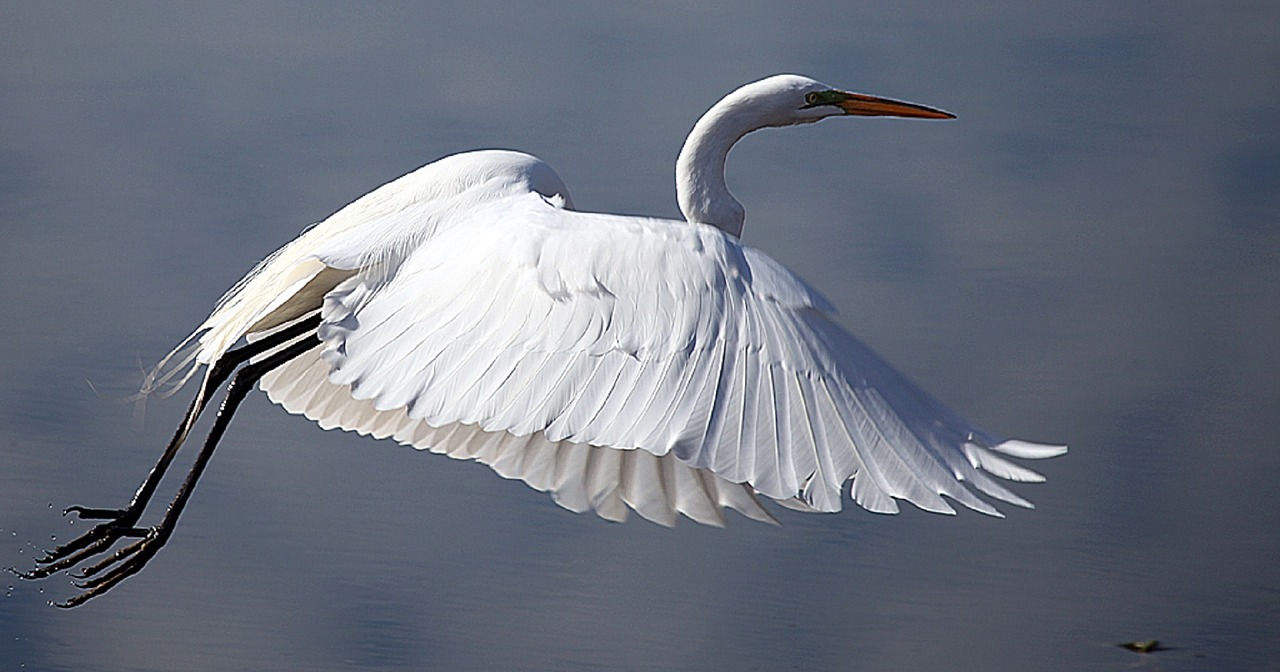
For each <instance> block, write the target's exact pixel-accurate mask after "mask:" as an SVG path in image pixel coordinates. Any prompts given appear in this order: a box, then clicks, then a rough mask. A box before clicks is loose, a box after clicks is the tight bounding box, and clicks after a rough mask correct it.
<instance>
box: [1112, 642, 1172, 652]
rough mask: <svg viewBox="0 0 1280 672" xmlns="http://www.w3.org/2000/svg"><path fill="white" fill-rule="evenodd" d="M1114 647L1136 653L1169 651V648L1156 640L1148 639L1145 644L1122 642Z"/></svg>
mask: <svg viewBox="0 0 1280 672" xmlns="http://www.w3.org/2000/svg"><path fill="white" fill-rule="evenodd" d="M1116 646H1118V647H1120V648H1122V649H1129V650H1130V651H1137V652H1138V653H1155V652H1156V651H1167V650H1169V647H1167V646H1164V645H1163V644H1161V643H1160V640H1158V639H1149V640H1147V641H1145V642H1124V643H1122V644H1116Z"/></svg>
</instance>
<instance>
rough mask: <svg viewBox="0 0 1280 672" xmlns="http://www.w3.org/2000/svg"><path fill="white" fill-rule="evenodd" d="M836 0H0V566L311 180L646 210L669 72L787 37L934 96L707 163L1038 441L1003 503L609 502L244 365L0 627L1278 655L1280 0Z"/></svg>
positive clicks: (57, 654) (503, 645)
mask: <svg viewBox="0 0 1280 672" xmlns="http://www.w3.org/2000/svg"><path fill="white" fill-rule="evenodd" d="M844 4H846V3H832V4H831V5H830V6H822V5H805V4H797V3H785V4H781V5H778V6H776V7H775V6H773V5H771V4H765V3H761V4H755V5H746V4H744V3H714V2H704V3H698V8H696V9H691V8H686V7H682V6H680V5H678V4H675V3H668V4H662V5H654V6H644V7H643V8H637V9H633V10H628V9H590V8H589V7H588V6H584V5H580V4H576V3H565V4H560V3H552V4H548V5H540V6H537V7H533V6H529V5H525V4H516V5H511V6H509V7H508V8H506V9H505V10H499V11H496V12H495V11H492V10H491V9H489V8H487V7H486V8H479V7H478V8H476V9H470V10H456V9H444V8H421V9H418V8H409V7H403V6H390V5H373V6H368V7H365V6H348V5H345V4H331V5H330V4H325V5H306V6H303V5H291V4H276V5H271V6H269V7H265V8H264V7H260V6H259V5H258V4H257V3H243V4H239V3H220V4H218V5H216V7H215V6H209V7H194V6H180V7H166V6H151V7H144V6H141V5H137V6H135V5H129V6H124V7H118V6H117V7H105V6H104V7H99V6H96V5H48V4H44V3H32V4H29V5H13V6H10V7H8V8H7V9H5V10H4V11H3V12H2V13H3V16H4V19H3V21H0V90H3V91H4V95H3V96H0V129H3V130H2V131H0V232H2V233H3V244H0V262H2V263H0V284H2V286H3V287H5V288H6V291H4V293H3V295H2V297H3V298H0V307H3V312H4V315H5V316H6V317H7V327H6V328H5V329H4V330H2V331H0V348H2V350H3V352H4V353H6V354H5V356H4V357H3V358H0V511H3V512H4V513H3V515H0V528H2V529H0V534H2V535H3V536H2V537H0V538H3V539H5V540H6V543H5V544H3V545H0V565H5V566H7V565H25V564H26V563H28V562H29V560H30V558H31V556H32V555H33V554H34V553H35V549H36V548H37V547H44V546H46V545H48V544H49V543H50V542H51V538H52V537H54V536H56V537H58V538H59V539H62V540H65V539H66V538H69V537H70V536H72V535H74V534H75V533H76V532H78V531H79V529H81V527H83V523H81V524H80V526H79V527H77V526H76V525H73V524H72V523H70V522H68V521H67V520H65V519H62V518H60V517H59V516H58V515H57V510H58V509H60V508H61V507H63V506H66V505H69V504H75V503H81V504H87V505H96V506H110V505H118V504H123V503H124V501H125V500H126V498H127V496H128V495H129V494H130V493H131V492H132V491H133V489H134V488H135V487H136V485H137V483H138V482H139V481H140V479H141V478H142V476H143V475H144V474H145V471H146V469H148V468H149V466H150V464H151V463H152V461H153V460H154V459H155V457H156V456H158V453H159V451H160V449H161V447H162V446H163V444H164V442H165V441H166V440H167V438H168V434H169V432H170V431H171V428H172V426H173V424H174V423H175V422H176V420H177V417H178V415H179V414H180V412H181V410H182V407H183V406H184V404H185V402H184V401H183V400H177V399H175V400H169V401H166V402H152V403H151V404H149V405H148V407H147V409H146V411H147V413H146V419H145V424H143V425H142V426H141V428H140V429H139V428H136V427H135V425H134V418H133V408H132V407H131V406H129V405H128V404H123V403H118V401H117V400H118V399H120V398H122V397H125V396H127V395H128V394H130V393H131V392H133V391H135V390H136V389H137V386H138V384H139V382H140V380H141V374H140V371H141V370H142V369H143V368H145V367H147V366H149V365H151V364H152V363H154V362H155V361H156V360H157V359H158V358H159V357H161V356H162V355H163V354H164V353H165V352H167V351H168V349H169V348H170V347H171V346H172V345H173V344H175V343H176V342H177V341H179V340H180V339H181V338H182V337H183V336H185V335H186V334H187V333H188V331H189V330H190V329H191V328H193V327H194V326H195V325H196V324H198V323H199V321H200V320H201V319H202V317H203V316H204V315H205V314H206V313H207V311H208V310H209V308H210V307H211V306H212V304H213V302H214V301H215V300H216V299H217V298H218V296H219V295H220V294H221V293H222V292H223V291H224V290H225V289H226V288H227V287H229V286H230V285H231V284H232V283H233V282H234V281H235V280H236V279H237V278H239V277H240V276H241V275H242V274H243V273H244V272H245V271H247V270H248V269H249V268H250V267H251V266H252V264H253V263H254V262H255V261H256V260H258V259H260V258H261V257H263V256H264V255H265V254H267V253H268V252H269V251H271V250H272V249H274V248H275V247H276V246H278V245H279V244H281V243H283V242H285V241H287V240H289V239H291V238H292V237H293V236H295V235H296V234H297V233H298V232H299V231H300V230H301V229H302V228H303V227H305V226H306V225H307V224H309V223H311V222H314V221H318V220H320V219H322V218H323V217H325V216H326V215H327V214H329V213H330V212H332V211H333V210H336V209H337V208H339V207H340V206H342V205H344V204H345V203H347V202H348V201H350V200H352V199H353V198H355V197H356V196H358V195H360V194H362V193H364V192H365V191H368V190H369V189H371V188H373V187H374V186H377V185H378V184H381V183H382V182H385V181H387V180H389V179H392V178H394V177H396V176H398V175H400V174H402V173H404V172H406V171H408V170H411V169H413V168H415V167H417V166H418V165H421V164H422V163H425V162H427V161H430V160H433V159H435V158H437V157H439V156H442V155H445V154H449V153H452V152H456V151H461V150H466V149H472V148H477V147H510V148H518V149H523V150H526V151H530V152H533V153H535V154H538V155H539V156H541V157H542V158H544V159H546V160H547V161H548V162H550V163H551V164H552V165H554V166H555V167H556V168H557V170H558V171H559V172H560V174H561V175H562V176H563V177H564V179H565V181H566V182H567V183H568V184H569V185H570V188H571V189H572V191H573V195H574V199H575V201H576V202H577V204H578V205H579V207H582V208H584V209H595V210H604V211H609V212H628V213H643V214H654V215H664V216H674V215H677V214H678V213H677V210H676V206H675V202H674V201H675V199H674V193H673V187H672V178H671V174H672V162H673V161H674V157H675V155H676V152H677V151H678V149H679V146H680V143H681V141H682V140H683V138H684V135H685V133H686V132H687V131H688V129H689V127H690V126H691V125H692V123H693V121H694V119H695V118H696V117H697V115H698V114H700V113H701V112H702V111H703V110H704V109H706V107H708V106H709V105H710V104H711V103H713V102H714V101H715V99H716V98H718V97H719V96H720V95H722V94H723V93H725V92H727V91H729V90H731V89H732V88H734V87H736V86H738V85H739V84H742V83H745V82H747V81H751V80H754V79H758V78H760V77H762V76H765V75H768V74H773V73H776V72H787V71H791V72H801V73H805V74H808V75H811V76H814V77H817V78H819V79H822V80H824V81H827V82H830V83H832V84H834V85H839V86H845V87H848V88H853V89H858V90H863V91H868V92H873V93H878V94H882V95H886V96H891V97H895V98H903V99H908V100H916V101H919V102H921V103H925V104H930V105H936V106H938V107H942V108H945V109H948V110H951V111H953V112H955V113H956V114H958V115H959V119H958V120H957V121H955V122H950V123H919V122H917V123H912V122H906V121H876V122H835V121H831V122H827V123H824V124H819V125H817V126H811V127H805V128H800V129H787V130H782V131H771V132H767V133H761V134H757V135H754V136H752V137H750V138H748V139H747V140H746V141H744V142H743V143H742V144H741V145H740V146H739V147H738V148H737V149H735V151H734V152H733V156H732V157H731V162H730V167H729V179H730V184H731V187H732V188H733V189H734V191H735V193H736V194H737V196H738V198H739V199H740V200H741V201H742V202H743V203H744V204H745V205H746V208H747V212H748V221H747V228H746V233H745V238H746V239H747V240H748V242H750V243H751V244H753V245H756V246H759V247H761V248H764V249H765V250H768V251H769V252H770V253H771V254H773V255H775V256H776V257H777V258H779V259H781V260H782V261H784V262H785V263H786V264H787V265H789V266H790V267H791V268H793V269H795V270H797V271H798V272H799V273H800V274H801V275H803V276H805V277H806V278H807V279H809V280H810V281H811V282H812V283H813V284H814V285H815V286H817V287H819V288H821V289H822V290H823V291H824V292H825V293H826V295H827V296H828V297H829V298H830V299H831V300H832V301H833V303H835V304H836V305H837V306H838V307H839V309H840V311H841V314H842V315H843V319H844V321H845V323H846V324H847V325H848V326H849V327H850V328H851V330H852V331H854V332H855V333H857V334H859V335H860V336H861V337H863V338H864V339H865V340H867V341H869V342H870V343H871V344H872V345H873V346H874V347H876V348H877V349H878V350H880V351H881V352H882V353H884V354H885V355H886V356H888V357H889V358H890V359H891V360H892V361H894V362H895V363H897V364H898V365H899V366H900V367H901V368H902V369H903V370H905V371H907V372H908V373H909V374H911V375H912V376H913V377H915V378H916V379H917V380H918V381H920V382H921V383H922V384H923V385H924V386H925V387H927V388H928V389H930V390H931V391H933V392H934V393H935V394H936V395H938V396H939V397H941V398H942V399H944V400H946V401H947V402H948V403H950V404H952V405H953V406H955V407H956V408H957V409H958V410H960V411H962V412H963V413H964V414H966V415H968V416H971V417H973V418H975V419H978V420H979V421H980V422H982V423H983V424H985V425H987V426H990V427H991V428H993V429H996V430H998V431H1000V432H1003V433H1007V434H1010V435H1014V436H1022V437H1026V438H1030V439H1039V440H1046V441H1061V442H1066V443H1070V444H1071V446H1072V452H1071V454H1070V455H1069V456H1067V457H1065V458H1061V459H1058V460H1054V461H1051V462H1048V463H1044V464H1041V465H1037V466H1039V467H1041V468H1042V469H1043V471H1044V472H1045V473H1046V474H1047V476H1048V477H1049V481H1048V482H1047V483H1046V484H1043V485H1034V486H1019V487H1018V488H1017V490H1018V491H1019V492H1020V493H1021V494H1023V495H1025V496H1027V497H1029V498H1031V499H1032V500H1034V501H1035V502H1036V504H1037V507H1038V508H1037V510H1035V511H1023V510H1017V509H1014V510H1008V509H1010V507H1005V508H1006V510H1007V511H1006V512H1007V513H1008V514H1009V517H1008V518H1007V519H1005V520H994V519H990V518H987V517H984V516H980V515H976V514H972V513H969V512H961V514H960V515H959V516H956V517H943V516H935V515H929V514H925V513H922V512H920V511H917V510H914V509H911V510H906V511H904V512H903V514H902V515H899V516H897V517H892V518H890V517H883V516H875V515H871V514H867V513H865V512H861V511H856V510H849V511H846V512H844V513H842V514H840V515H835V516H804V515H800V514H795V513H790V512H781V513H780V514H779V516H780V518H781V520H782V522H783V526H782V527H780V528H774V527H768V526H764V525H758V524H753V523H750V522H749V521H746V520H745V519H742V518H741V517H735V518H734V519H733V520H732V521H731V525H730V527H729V528H728V529H727V530H715V529H707V528H702V527H699V526H697V525H694V524H690V523H688V522H687V521H686V522H685V523H684V524H682V525H680V526H678V527H677V528H675V529H673V530H668V529H664V528H660V527H658V526H655V525H652V524H649V523H646V522H644V521H641V520H639V519H635V520H633V521H632V522H629V523H627V524H625V525H614V524H608V523H605V522H602V521H600V520H597V519H595V518H594V517H591V516H578V515H573V514H570V513H568V512H566V511H563V510H561V509H559V508H558V507H556V506H555V505H554V504H553V503H551V501H550V500H549V498H548V497H546V496H545V495H542V494H540V493H536V492H533V491H531V490H529V489H528V488H526V487H524V486H523V485H521V484H518V483H514V482H508V481H503V480H502V479H500V478H498V477H497V476H496V475H494V474H493V473H492V472H491V471H490V470H489V469H488V468H486V467H483V466H478V465H475V464H471V463H460V462H455V461H451V460H448V459H445V458H442V457H439V456H433V455H425V454H419V453H416V452H415V451H412V450H409V449H406V448H402V447H399V446H397V445H394V444H392V443H389V442H375V441H372V440H369V439H364V438H360V437H356V436H354V435H350V434H345V433H337V432H323V431H321V430H320V429H319V428H317V427H316V426H314V425H313V424H311V423H309V422H307V421H306V420H303V419H301V418H297V417H293V416H289V415H287V414H285V413H284V412H283V411H281V410H280V409H278V408H276V407H274V406H272V405H271V404H269V403H268V402H267V401H266V400H265V399H264V398H262V397H261V396H260V395H254V396H253V397H252V398H251V399H250V401H249V402H248V403H247V404H246V407H245V408H244V409H243V410H242V413H241V416H240V417H239V418H238V419H237V421H236V423H235V424H234V425H233V427H232V429H231V431H230V433H229V435H228V437H227V439H226V440H225V441H224V444H223V446H222V447H221V448H220V449H219V451H218V454H217V455H216V457H215V459H214V460H213V462H212V464H211V466H210V468H209V471H208V472H207V474H206V476H205V477H204V479H203V481H202V482H201V484H200V488H199V490H198V491H197V493H196V495H195V497H194V499H193V500H192V503H191V505H190V507H189V508H188V510H187V513H186V515H185V516H184V518H183V521H182V525H181V526H180V527H179V530H178V532H177V534H176V535H175V537H174V539H173V541H172V542H171V543H170V544H169V546H168V547H167V548H165V549H164V551H163V552H162V553H161V554H160V555H159V556H158V557H157V558H156V559H155V561H154V562H152V564H151V566H149V567H148V568H147V570H146V571H144V572H143V573H142V574H140V575H139V576H137V577H134V578H132V579H130V580H129V581H127V582H126V583H125V584H123V585H122V586H120V587H119V588H117V589H116V590H115V591H113V592H112V593H111V594H109V595H107V596H105V597H103V598H102V599H99V600H96V601H94V602H92V603H90V604H88V605H87V606H85V607H83V608H80V609H76V610H72V611H61V610H55V609H50V608H47V607H46V604H45V603H46V601H48V600H49V599H55V598H56V599H61V598H65V597H66V596H68V595H70V594H71V588H70V586H68V585H67V583H66V581H65V579H63V578H61V577H59V578H55V579H52V580H50V581H46V582H43V583H42V584H33V583H24V582H18V581H16V580H13V581H11V582H12V583H13V584H14V586H13V588H12V590H10V591H8V595H7V597H5V598H4V599H0V632H2V633H4V636H3V637H0V666H3V667H5V668H6V669H16V668H18V667H21V666H25V669H29V670H32V669H40V670H90V669H91V670H151V669H154V670H187V669H202V670H203V669H237V668H247V669H261V670H275V669H302V668H305V669H319V670H346V669H363V668H383V669H455V670H492V669H555V670H574V669H639V670H646V669H649V670H660V669H707V670H720V669H723V670H730V669H764V670H776V669H834V668H836V667H841V668H849V667H852V668H853V669H949V670H990V669H1019V670H1037V669H1046V670H1050V669H1052V670H1058V669H1094V670H1097V669H1127V668H1128V667H1130V666H1133V665H1139V664H1141V665H1144V666H1157V667H1158V669H1166V670H1184V669H1185V670H1195V669H1218V670H1237V669H1238V670H1255V669H1274V668H1275V667H1276V666H1277V665H1280V571H1278V570H1277V569H1276V563H1275V558H1276V557H1280V541H1278V535H1277V534H1276V530H1277V523H1278V522H1280V520H1278V519H1277V518H1278V517H1277V505H1276V503H1275V496H1274V487H1275V484H1276V483H1277V482H1280V451H1277V450H1276V446H1275V437H1276V436H1280V414H1277V413H1276V409H1277V408H1280V383H1278V382H1277V381H1278V380H1280V350H1278V349H1277V348H1276V346H1275V344H1276V343H1277V342H1280V95H1278V94H1280V90H1278V88H1277V80H1276V76H1275V73H1276V72H1277V67H1278V66H1280V46H1278V45H1280V11H1278V10H1277V9H1276V7H1275V6H1274V3H1263V2H1259V3H1234V4H1229V5H1214V6H1212V7H1210V6H1207V5H1206V6H1201V5H1195V4H1182V5H1167V4H1160V5H1151V4H1150V3H1104V4H1096V3H1084V2H1067V3H1032V4H1022V5H1017V6H1006V5H991V4H975V5H971V6H968V7H958V6H956V5H955V4H954V3H944V2H918V3H895V4H894V5H893V6H892V8H885V9H876V8H846V7H844V6H843V5H844ZM908 508H909V507H908ZM1136 639H1160V640H1162V641H1165V642H1167V643H1168V644H1169V645H1170V646H1172V647H1175V648H1174V649H1172V650H1169V651H1165V652H1162V653H1158V654H1154V655H1151V656H1147V657H1145V658H1144V657H1143V656H1140V655H1139V654H1134V653H1130V652H1127V651H1124V650H1121V649H1119V648H1117V647H1115V644H1116V643H1117V642H1121V641H1127V640H1136Z"/></svg>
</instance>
